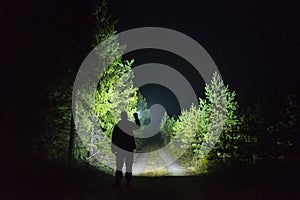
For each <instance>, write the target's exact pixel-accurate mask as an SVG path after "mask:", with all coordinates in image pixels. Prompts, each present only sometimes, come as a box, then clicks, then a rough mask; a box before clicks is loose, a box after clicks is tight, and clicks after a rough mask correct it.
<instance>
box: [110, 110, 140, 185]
mask: <svg viewBox="0 0 300 200" xmlns="http://www.w3.org/2000/svg"><path fill="white" fill-rule="evenodd" d="M133 116H134V118H135V124H134V123H133V122H131V121H129V120H128V115H127V112H125V111H123V112H121V120H120V121H119V122H118V123H117V124H116V125H115V127H114V129H113V133H112V144H111V150H112V152H113V153H114V154H115V155H116V173H115V182H114V183H113V185H112V186H114V187H116V188H120V186H121V180H122V168H123V165H124V162H125V166H126V174H125V178H126V181H127V187H129V186H130V183H131V181H132V164H133V151H134V149H135V148H136V144H135V139H134V135H133V131H134V130H137V129H139V127H140V120H139V118H138V114H137V113H134V114H133Z"/></svg>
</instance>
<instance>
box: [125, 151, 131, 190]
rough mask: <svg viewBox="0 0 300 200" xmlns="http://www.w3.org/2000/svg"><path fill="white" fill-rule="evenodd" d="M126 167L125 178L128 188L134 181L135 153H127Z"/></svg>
mask: <svg viewBox="0 0 300 200" xmlns="http://www.w3.org/2000/svg"><path fill="white" fill-rule="evenodd" d="M125 165H126V174H125V178H126V181H127V186H129V185H130V183H131V181H132V165H133V152H126V154H125Z"/></svg>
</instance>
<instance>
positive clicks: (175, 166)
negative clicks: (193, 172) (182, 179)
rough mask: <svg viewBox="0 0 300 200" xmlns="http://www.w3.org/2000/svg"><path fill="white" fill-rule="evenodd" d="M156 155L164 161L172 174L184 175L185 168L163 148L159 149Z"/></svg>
mask: <svg viewBox="0 0 300 200" xmlns="http://www.w3.org/2000/svg"><path fill="white" fill-rule="evenodd" d="M158 155H159V157H160V159H161V160H162V161H163V162H164V164H165V166H166V168H167V170H168V171H169V173H170V174H172V175H174V176H184V175H186V172H187V170H186V169H185V168H184V167H183V166H181V165H180V164H179V163H178V162H176V161H174V160H173V159H172V158H171V157H170V156H169V155H168V154H167V153H166V152H165V151H164V150H162V149H159V150H158Z"/></svg>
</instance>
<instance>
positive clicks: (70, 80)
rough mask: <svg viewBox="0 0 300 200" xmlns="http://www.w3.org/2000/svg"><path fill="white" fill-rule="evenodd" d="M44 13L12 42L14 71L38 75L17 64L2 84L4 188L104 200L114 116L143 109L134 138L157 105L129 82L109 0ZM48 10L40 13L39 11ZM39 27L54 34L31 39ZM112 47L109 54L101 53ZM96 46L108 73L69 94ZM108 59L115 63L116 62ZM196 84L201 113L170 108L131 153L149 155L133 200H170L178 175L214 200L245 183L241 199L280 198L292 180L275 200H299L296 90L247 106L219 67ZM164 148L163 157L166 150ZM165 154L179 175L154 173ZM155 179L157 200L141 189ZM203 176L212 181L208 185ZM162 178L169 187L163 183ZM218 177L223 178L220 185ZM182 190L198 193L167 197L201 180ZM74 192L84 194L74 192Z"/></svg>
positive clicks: (131, 64) (131, 63) (165, 170)
mask: <svg viewBox="0 0 300 200" xmlns="http://www.w3.org/2000/svg"><path fill="white" fill-rule="evenodd" d="M54 5H55V6H54ZM69 5H70V6H69ZM48 6H49V10H50V11H49V12H48V14H49V16H46V17H44V18H41V20H42V21H43V20H44V21H46V23H43V22H36V23H37V24H34V22H31V23H32V24H31V25H28V26H29V28H24V30H23V31H24V34H22V35H21V36H20V38H18V39H16V40H17V42H18V46H19V47H21V48H24V49H25V51H24V54H22V55H21V57H20V59H15V60H14V62H15V64H16V65H18V66H21V65H23V64H24V63H31V65H32V66H30V67H31V69H30V70H27V69H26V68H17V70H18V73H11V74H13V76H14V77H9V76H8V77H3V79H2V80H4V81H6V80H11V79H13V80H17V82H16V83H15V84H13V85H12V86H11V87H10V88H6V89H4V92H5V93H6V94H7V96H8V99H7V102H6V105H7V106H4V107H3V109H2V110H3V112H2V113H3V114H4V115H3V116H4V117H2V124H3V126H2V131H1V132H2V133H5V136H4V137H3V139H2V143H1V149H2V150H1V163H4V164H3V166H2V167H3V172H4V173H5V176H4V179H3V180H5V184H4V186H7V187H8V188H9V189H8V190H7V191H9V192H12V191H15V189H14V188H19V190H20V193H19V194H16V195H17V197H19V198H21V197H24V196H22V195H25V196H26V195H27V196H26V197H25V198H24V199H35V198H42V197H43V198H44V197H45V196H44V195H45V194H47V195H50V196H49V197H45V198H44V199H59V198H61V197H63V198H64V197H66V199H83V198H84V196H88V197H87V198H86V199H97V198H98V197H100V196H101V195H102V194H105V195H108V194H107V193H108V192H109V191H110V189H109V190H108V192H107V193H105V190H106V189H105V188H106V186H105V187H102V186H101V184H106V183H107V184H108V182H109V181H110V180H113V176H112V175H113V174H114V165H115V160H114V159H115V157H114V155H113V153H112V152H111V148H110V144H111V136H112V130H113V127H114V125H115V124H116V123H117V122H118V121H119V120H120V117H119V114H120V113H121V111H127V113H128V115H129V118H130V120H131V121H133V120H134V119H133V113H135V112H137V113H138V114H139V116H140V121H141V129H140V130H139V132H136V133H135V134H136V135H139V134H143V133H142V132H145V131H146V130H145V129H146V127H147V125H149V123H151V117H150V116H151V112H150V111H151V109H150V108H151V106H152V105H150V104H149V100H148V96H149V95H148V96H147V95H145V94H143V90H140V89H139V88H138V87H135V85H134V72H133V71H134V70H133V69H134V68H135V58H134V57H133V58H130V59H128V58H127V57H125V58H123V57H122V56H119V55H121V54H122V53H123V52H124V50H125V49H126V46H122V45H121V44H120V43H119V41H118V38H117V37H115V35H116V34H117V33H118V30H117V29H118V23H119V22H118V20H116V19H115V17H114V16H112V15H111V13H110V2H109V1H108V2H106V1H100V2H99V1H91V2H90V3H86V2H83V1H80V0H78V1H74V2H72V3H70V2H65V3H57V2H56V3H53V4H51V3H49V4H48ZM51 6H53V7H51ZM51 10H52V11H53V10H55V13H56V14H53V13H52V12H51ZM73 12H76V15H74V14H72V13H73ZM41 13H43V10H41V11H38V12H37V14H36V15H39V14H41ZM32 18H35V16H32ZM21 20H22V19H21ZM120 21H122V19H120ZM19 23H21V24H22V21H21V22H19ZM30 26H31V27H30ZM37 27H38V28H37ZM35 29H38V31H39V32H41V33H47V34H45V35H44V34H36V35H35V33H36V30H35ZM107 39H109V44H107V45H106V49H105V50H104V51H103V50H97V46H98V45H99V44H100V43H102V42H105V41H107ZM17 42H16V43H17ZM29 46H30V47H29ZM93 48H95V51H96V55H97V56H98V58H99V59H101V61H102V62H103V61H104V62H105V63H104V65H105V64H107V65H108V67H107V68H105V69H104V70H103V71H102V72H99V71H96V72H93V74H94V75H95V76H96V77H97V79H98V80H99V82H98V83H97V85H96V90H93V89H91V87H89V86H90V84H89V83H88V81H87V83H85V84H84V85H83V86H82V87H79V88H75V89H74V82H75V81H76V75H77V73H78V70H79V67H80V65H81V63H82V62H83V60H84V58H85V56H86V55H87V54H88V53H89V52H90V51H91V49H93ZM37 49H39V51H36V50H37ZM114 54H116V55H117V56H113V55H114ZM50 55H51V56H50ZM34 57H35V59H34V60H33V61H32V60H31V59H32V58H34ZM111 57H117V59H115V60H113V61H109V59H110V58H111ZM41 66H42V68H41ZM53 66H56V67H53ZM57 66H58V67H57ZM222 71H223V70H221V72H222ZM222 78H223V79H222ZM197 84H198V83H197ZM197 87H198V90H199V91H202V92H203V93H202V94H201V95H200V96H198V97H197V98H198V102H199V103H198V105H194V104H192V105H191V107H190V108H189V109H182V110H180V113H178V114H172V113H171V112H168V110H166V112H164V114H163V117H162V119H161V121H160V127H159V129H160V131H159V132H158V133H157V135H156V136H153V137H151V138H138V137H137V138H136V143H137V148H136V152H137V153H147V152H151V153H150V154H149V157H148V158H147V162H146V164H145V166H144V169H143V171H142V172H140V173H138V174H136V176H137V177H136V180H137V181H136V182H137V184H138V183H141V184H140V185H142V186H140V187H141V188H140V190H139V191H133V190H132V191H130V192H129V193H128V194H127V195H129V196H130V195H135V194H137V196H136V197H135V198H138V197H140V196H141V195H142V193H143V192H149V198H150V197H151V198H152V197H155V198H156V199H160V197H161V198H163V194H162V193H163V192H162V191H166V190H167V191H168V186H169V187H170V188H173V189H174V188H175V189H176V187H179V188H185V187H184V186H182V187H181V186H178V185H177V186H173V185H172V180H173V179H172V177H173V176H174V177H177V175H178V176H179V177H184V178H185V177H190V178H189V179H188V180H186V179H184V178H183V179H182V180H183V181H189V182H193V179H192V177H196V178H199V179H201V180H200V181H199V184H200V185H202V186H203V187H204V188H205V187H207V188H214V189H211V190H210V189H208V190H206V192H205V193H204V194H203V196H204V197H207V198H208V199H222V198H224V199H228V198H233V199H240V198H241V197H242V196H245V194H244V193H239V192H237V196H235V195H234V193H235V190H239V189H236V188H238V187H239V186H238V185H239V184H241V185H246V186H245V188H250V189H249V190H248V189H245V190H247V192H245V193H247V194H246V196H247V195H249V198H247V197H246V199H254V198H256V197H257V196H256V194H257V195H258V196H259V194H260V193H264V191H266V193H267V195H270V194H273V192H274V190H276V188H281V184H279V183H282V182H289V184H287V186H285V187H282V188H281V189H279V190H277V193H276V192H275V193H274V197H275V196H277V195H279V196H277V197H278V198H280V197H287V199H289V198H291V199H292V197H293V195H299V194H297V192H296V191H294V189H295V188H296V187H297V186H299V184H298V185H297V184H294V182H295V181H297V180H299V173H297V171H298V167H299V154H300V135H299V132H300V123H299V114H300V112H299V111H300V110H299V109H300V107H299V97H298V96H297V94H296V93H289V94H284V95H281V96H280V97H278V98H277V96H276V98H272V97H270V96H267V95H265V96H264V95H261V96H257V97H256V98H254V99H253V98H249V100H248V101H243V102H240V100H241V99H247V94H246V95H245V94H244V96H242V97H240V96H239V95H240V94H241V93H242V91H238V90H234V89H232V88H231V82H230V79H225V78H224V77H222V74H221V73H220V72H217V71H216V72H214V73H213V75H212V76H211V78H210V82H208V83H205V84H203V80H199V84H198V86H197ZM15 97H17V98H15ZM245 102H246V103H245ZM161 148H166V149H167V150H166V151H165V152H162V151H159V149H161ZM162 153H163V154H167V155H162ZM163 157H167V158H172V160H173V161H175V163H176V165H178V166H180V168H181V169H184V173H183V174H176V170H175V171H172V169H171V167H168V166H164V165H163V166H161V165H158V164H157V163H159V162H162V161H161V160H163ZM163 162H164V161H163ZM279 172H280V173H281V175H279V174H278V173H279ZM140 177H142V178H140ZM164 177H165V179H163V178H164ZM218 177H219V178H218ZM239 177H241V178H239ZM255 177H258V178H257V180H262V184H261V185H266V183H270V182H272V183H273V182H274V185H272V184H271V186H270V185H269V186H267V187H266V189H265V188H264V187H263V186H261V187H260V186H257V187H254V186H253V185H255V180H256V178H255ZM143 178H145V179H143ZM151 178H153V181H154V182H157V183H158V186H157V187H158V188H163V189H161V191H159V192H158V195H159V197H158V196H155V195H156V194H155V191H152V190H151V191H147V190H143V187H147V185H145V184H146V182H149V181H151ZM206 179H209V181H207V182H201V181H203V180H206ZM229 179H230V180H229ZM291 179H292V180H291ZM145 180H146V181H145ZM166 180H168V181H167V183H166V184H165V185H164V184H160V183H161V181H162V182H163V181H166ZM214 181H215V182H218V184H216V185H217V186H216V188H215V187H214V185H215V184H214ZM276 182H278V184H276ZM163 185H164V186H163ZM166 185H167V186H166ZM224 185H226V186H224ZM267 185H268V184H267ZM252 186H253V187H252ZM98 187H99V188H101V187H102V189H99V188H98ZM137 187H139V186H137ZM186 187H187V188H189V187H190V189H191V191H192V192H191V194H189V195H190V196H188V197H187V196H185V195H184V192H181V193H180V195H179V197H176V192H174V191H173V190H172V191H169V193H168V194H169V195H170V196H171V197H174V198H179V199H184V198H187V199H193V198H197V197H198V196H197V194H196V192H197V186H195V184H194V185H193V186H186ZM218 187H220V188H219V189H220V191H222V195H223V196H211V194H212V193H214V192H211V193H209V192H207V191H216V192H217V191H218V189H217V188H218ZM241 187H242V186H241ZM78 188H80V189H82V190H83V191H84V192H82V193H81V192H79V190H78V191H77V189H78ZM97 188H98V189H99V191H101V195H100V194H98V193H97V190H98V189H97ZM103 188H104V189H103ZM224 188H225V189H224ZM175 189H174V190H175ZM54 191H56V192H54ZM291 191H293V192H291ZM135 192H136V193H135ZM248 193H251V194H248ZM90 194H93V195H94V196H92V195H90ZM18 195H20V196H18ZM121 195H125V194H121ZM251 195H252V196H251ZM289 195H290V196H289ZM108 196H109V195H108ZM271 196H272V195H271ZM17 197H16V198H17ZM89 197H90V198H89ZM262 197H266V196H264V195H262ZM267 197H270V196H267ZM272 197H273V196H272ZM110 198H112V199H113V197H112V196H110ZM115 198H117V197H115ZM135 198H129V199H135Z"/></svg>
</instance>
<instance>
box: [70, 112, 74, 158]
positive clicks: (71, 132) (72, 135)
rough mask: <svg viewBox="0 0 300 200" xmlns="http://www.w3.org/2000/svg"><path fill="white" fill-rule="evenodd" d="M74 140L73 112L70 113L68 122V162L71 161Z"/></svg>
mask: <svg viewBox="0 0 300 200" xmlns="http://www.w3.org/2000/svg"><path fill="white" fill-rule="evenodd" d="M74 138H75V124H74V117H73V112H72V113H71V120H70V139H69V150H68V160H72V159H73V147H74Z"/></svg>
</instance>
